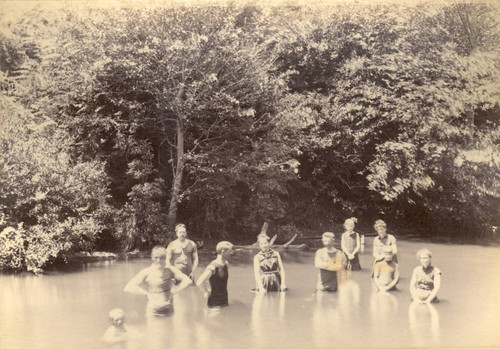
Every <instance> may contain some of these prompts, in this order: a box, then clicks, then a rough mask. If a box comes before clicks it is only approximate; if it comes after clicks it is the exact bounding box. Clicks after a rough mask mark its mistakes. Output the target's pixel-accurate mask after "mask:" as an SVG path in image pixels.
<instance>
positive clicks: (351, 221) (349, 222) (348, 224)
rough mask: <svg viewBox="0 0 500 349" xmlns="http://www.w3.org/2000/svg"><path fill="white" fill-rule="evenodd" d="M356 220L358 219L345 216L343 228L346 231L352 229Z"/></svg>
mask: <svg viewBox="0 0 500 349" xmlns="http://www.w3.org/2000/svg"><path fill="white" fill-rule="evenodd" d="M357 222H358V219H357V218H355V217H351V218H347V219H346V220H345V221H344V228H345V230H347V231H351V230H353V229H354V225H355V224H356V223H357Z"/></svg>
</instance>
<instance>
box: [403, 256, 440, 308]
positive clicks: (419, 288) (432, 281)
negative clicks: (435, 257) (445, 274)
mask: <svg viewBox="0 0 500 349" xmlns="http://www.w3.org/2000/svg"><path fill="white" fill-rule="evenodd" d="M417 258H418V260H419V261H420V266H418V267H416V268H415V269H413V275H412V277H411V281H410V292H411V296H412V298H413V300H414V301H417V302H422V303H437V302H439V300H438V298H437V294H438V292H439V288H440V287H441V270H439V269H438V268H436V267H434V266H433V265H432V253H431V251H429V250H428V249H426V248H424V249H421V250H420V251H418V252H417Z"/></svg>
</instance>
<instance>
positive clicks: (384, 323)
mask: <svg viewBox="0 0 500 349" xmlns="http://www.w3.org/2000/svg"><path fill="white" fill-rule="evenodd" d="M397 312H398V298H397V297H396V296H395V295H394V294H393V293H392V292H373V294H372V296H371V299H370V317H371V323H372V331H373V333H372V337H373V338H376V339H377V344H378V345H380V346H382V347H392V346H394V344H395V343H394V338H395V333H394V323H395V322H397V318H398V316H397Z"/></svg>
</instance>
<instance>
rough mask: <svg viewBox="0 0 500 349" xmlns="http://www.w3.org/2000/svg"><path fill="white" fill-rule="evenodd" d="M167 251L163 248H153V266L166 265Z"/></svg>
mask: <svg viewBox="0 0 500 349" xmlns="http://www.w3.org/2000/svg"><path fill="white" fill-rule="evenodd" d="M166 257H167V249H166V248H165V247H163V246H155V247H153V249H152V250H151V260H152V261H153V264H158V265H164V264H165V263H166Z"/></svg>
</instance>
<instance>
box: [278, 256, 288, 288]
mask: <svg viewBox="0 0 500 349" xmlns="http://www.w3.org/2000/svg"><path fill="white" fill-rule="evenodd" d="M276 254H277V255H278V265H279V267H280V275H281V291H284V290H285V289H286V277H285V268H283V262H282V261H281V256H280V254H279V253H278V252H276Z"/></svg>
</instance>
